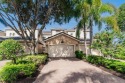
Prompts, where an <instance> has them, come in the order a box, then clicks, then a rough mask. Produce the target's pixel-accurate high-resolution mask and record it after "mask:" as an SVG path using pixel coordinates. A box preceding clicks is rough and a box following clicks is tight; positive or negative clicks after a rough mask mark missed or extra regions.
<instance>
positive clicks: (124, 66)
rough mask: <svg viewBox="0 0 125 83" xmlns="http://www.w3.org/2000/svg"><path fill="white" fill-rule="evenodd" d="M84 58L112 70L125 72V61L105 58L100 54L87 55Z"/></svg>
mask: <svg viewBox="0 0 125 83" xmlns="http://www.w3.org/2000/svg"><path fill="white" fill-rule="evenodd" d="M86 60H87V61H88V62H90V63H92V64H96V65H99V66H103V67H106V68H108V69H112V70H114V71H117V72H120V73H123V74H125V62H121V61H117V60H111V59H106V58H104V57H100V56H88V57H87V58H86Z"/></svg>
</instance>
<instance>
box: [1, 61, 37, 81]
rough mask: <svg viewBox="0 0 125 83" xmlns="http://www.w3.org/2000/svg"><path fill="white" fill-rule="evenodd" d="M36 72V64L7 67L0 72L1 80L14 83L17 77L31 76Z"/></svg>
mask: <svg viewBox="0 0 125 83" xmlns="http://www.w3.org/2000/svg"><path fill="white" fill-rule="evenodd" d="M35 70H36V66H35V64H33V63H32V64H18V65H15V64H13V65H6V66H4V67H3V68H2V69H1V70H0V80H1V81H6V82H9V83H12V82H13V81H14V80H16V79H17V76H18V75H20V74H23V75H25V76H31V75H32V74H33V73H34V72H35Z"/></svg>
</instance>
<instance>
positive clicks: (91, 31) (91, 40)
mask: <svg viewBox="0 0 125 83" xmlns="http://www.w3.org/2000/svg"><path fill="white" fill-rule="evenodd" d="M92 22H93V21H92V16H91V18H90V24H89V26H90V54H92V48H91V46H92V42H93V28H92V26H93V23H92Z"/></svg>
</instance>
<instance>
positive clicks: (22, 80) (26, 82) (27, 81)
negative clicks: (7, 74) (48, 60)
mask: <svg viewBox="0 0 125 83" xmlns="http://www.w3.org/2000/svg"><path fill="white" fill-rule="evenodd" d="M43 67H44V65H43V64H42V65H40V66H39V67H38V69H37V71H36V72H35V73H33V75H32V76H31V77H26V76H24V75H22V76H19V77H18V79H17V80H16V81H15V82H14V83H33V82H34V81H35V80H36V78H37V76H38V75H39V74H40V71H41V70H42V68H43Z"/></svg>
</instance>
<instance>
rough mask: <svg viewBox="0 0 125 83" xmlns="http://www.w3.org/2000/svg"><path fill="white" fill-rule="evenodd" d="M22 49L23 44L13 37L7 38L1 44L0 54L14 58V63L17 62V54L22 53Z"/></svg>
mask: <svg viewBox="0 0 125 83" xmlns="http://www.w3.org/2000/svg"><path fill="white" fill-rule="evenodd" d="M21 51H22V46H21V44H20V43H19V42H18V41H15V40H13V39H8V40H5V41H3V42H2V43H1V44H0V54H1V55H6V58H10V59H12V60H13V63H16V56H17V55H18V54H19V53H21Z"/></svg>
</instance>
